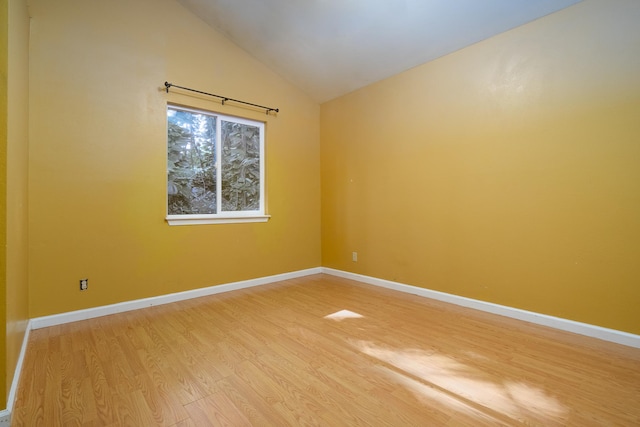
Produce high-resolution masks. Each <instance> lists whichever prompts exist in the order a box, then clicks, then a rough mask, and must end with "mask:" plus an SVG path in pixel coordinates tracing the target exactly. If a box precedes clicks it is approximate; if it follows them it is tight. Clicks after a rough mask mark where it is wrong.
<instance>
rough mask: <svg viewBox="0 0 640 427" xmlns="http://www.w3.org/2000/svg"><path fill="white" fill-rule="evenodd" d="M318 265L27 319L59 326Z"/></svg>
mask: <svg viewBox="0 0 640 427" xmlns="http://www.w3.org/2000/svg"><path fill="white" fill-rule="evenodd" d="M321 272H322V268H321V267H316V268H309V269H307V270H299V271H293V272H290V273H283V274H276V275H274V276H266V277H260V278H257V279H250V280H243V281H240V282H233V283H227V284H224V285H216V286H209V287H206V288H199V289H193V290H190V291H184V292H177V293H173V294H167V295H160V296H157V297H151V298H143V299H139V300H133V301H125V302H121V303H118V304H111V305H104V306H100V307H94V308H87V309H84V310H77V311H70V312H67V313H60V314H53V315H50V316H43V317H36V318H33V319H31V328H32V329H40V328H46V327H48V326H54V325H62V324H64V323H70V322H77V321H79V320H87V319H93V318H94V317H100V316H108V315H110V314H116V313H123V312H125V311H131V310H138V309H140V308H147V307H152V306H154V305H162V304H169V303H172V302H177V301H184V300H188V299H192V298H198V297H203V296H207V295H214V294H219V293H223V292H229V291H235V290H238V289H244V288H250V287H253V286H260V285H266V284H268V283H273V282H279V281H282V280H289V279H295V278H298V277H304V276H309V275H312V274H319V273H321Z"/></svg>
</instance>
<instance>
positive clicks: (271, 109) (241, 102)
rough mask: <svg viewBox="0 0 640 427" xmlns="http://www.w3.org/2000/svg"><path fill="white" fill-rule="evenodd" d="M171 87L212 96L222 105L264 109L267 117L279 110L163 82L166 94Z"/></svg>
mask: <svg viewBox="0 0 640 427" xmlns="http://www.w3.org/2000/svg"><path fill="white" fill-rule="evenodd" d="M172 86H175V87H177V88H179V89H184V90H188V91H191V92H197V93H201V94H203V95H208V96H213V97H215V98H220V99H222V105H224V103H225V102H226V101H233V102H237V103H240V104H244V105H250V106H252V107H257V108H260V109H264V110H265V113H266V114H267V116H268V115H269V113H270V112H271V111H275V112H276V114H277V113H279V112H280V109H279V108H271V107H265V106H264V105H258V104H253V103H251V102H245V101H240V100H239V99H233V98H227V97H226V96H221V95H215V94H213V93H208V92H203V91H201V90H196V89H190V88H188V87H184V86H178V85H174V84H173V83H169V82H164V87H165V89H166V90H167V93H169V88H170V87H172Z"/></svg>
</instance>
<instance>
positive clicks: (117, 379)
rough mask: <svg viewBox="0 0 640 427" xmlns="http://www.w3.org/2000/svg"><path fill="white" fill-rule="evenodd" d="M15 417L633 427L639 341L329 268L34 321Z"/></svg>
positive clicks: (34, 420) (26, 420) (28, 422)
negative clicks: (75, 317)
mask: <svg viewBox="0 0 640 427" xmlns="http://www.w3.org/2000/svg"><path fill="white" fill-rule="evenodd" d="M12 423H13V424H12V425H13V426H15V427H19V426H29V427H31V426H39V425H41V426H58V425H60V426H62V425H64V426H70V425H81V426H102V427H108V426H129V425H131V426H167V427H192V426H208V425H212V426H213V425H215V426H220V425H230V426H238V425H240V426H244V425H247V426H261V427H262V426H277V427H282V426H305V425H308V426H316V425H317V426H393V427H396V426H425V425H429V426H431V425H433V426H500V425H505V426H512V425H513V426H515V425H540V426H591V425H593V426H600V425H616V426H637V425H640V349H636V348H631V347H625V346H621V345H617V344H612V343H608V342H604V341H600V340H597V339H591V338H587V337H584V336H579V335H575V334H570V333H566V332H563V331H558V330H554V329H550V328H545V327H541V326H538V325H533V324H530V323H525V322H520V321H517V320H513V319H508V318H505V317H501V316H496V315H491V314H489V313H483V312H479V311H475V310H471V309H466V308H462V307H459V306H453V305H449V304H446V303H442V302H439V301H434V300H429V299H425V298H420V297H417V296H415V295H409V294H404V293H398V292H395V291H392V290H389V289H382V288H376V287H372V286H369V285H365V284H362V283H358V282H354V281H350V280H346V279H342V278H337V277H334V276H327V275H322V274H319V275H314V276H308V277H304V278H298V279H292V280H287V281H283V282H278V283H272V284H268V285H264V286H261V287H257V288H249V289H243V290H239V291H234V292H228V293H223V294H218V295H211V296H207V297H202V298H198V299H194V300H188V301H182V302H178V303H174V304H167V305H162V306H155V307H150V308H148V309H142V310H136V311H131V312H126V313H121V314H117V315H112V316H105V317H101V318H96V319H90V320H86V321H82V322H76V323H72V324H66V325H59V326H54V327H50V328H43V329H39V330H34V331H32V333H31V334H30V338H29V343H28V347H27V354H26V357H25V360H24V365H23V373H22V376H21V381H20V386H19V388H18V391H17V400H16V403H15V405H14V410H13V420H12Z"/></svg>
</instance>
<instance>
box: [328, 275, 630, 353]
mask: <svg viewBox="0 0 640 427" xmlns="http://www.w3.org/2000/svg"><path fill="white" fill-rule="evenodd" d="M322 272H323V273H326V274H330V275H333V276H338V277H343V278H345V279H351V280H355V281H358V282H363V283H367V284H370V285H375V286H380V287H383V288H387V289H393V290H396V291H400V292H406V293H409V294H414V295H418V296H421V297H425V298H431V299H434V300H438V301H443V302H448V303H451V304H456V305H459V306H462V307H468V308H473V309H476V310H481V311H485V312H488V313H493V314H498V315H500V316H505V317H510V318H512V319H518V320H523V321H525V322H530V323H535V324H538V325H543V326H549V327H551V328H555V329H559V330H562V331H567V332H573V333H575V334H580V335H585V336H588V337H592V338H598V339H601V340H605V341H610V342H614V343H617V344H622V345H626V346H629V347H635V348H640V335H634V334H630V333H628V332H622V331H617V330H615V329H608V328H603V327H601V326H595V325H590V324H588V323H581V322H576V321H573V320H568V319H563V318H560V317H554V316H549V315H546V314H540V313H535V312H532V311H526V310H521V309H518V308H513V307H508V306H504V305H499V304H494V303H490V302H485V301H480V300H475V299H471V298H466V297H461V296H457V295H453V294H447V293H445V292H439V291H433V290H430V289H425V288H419V287H417V286H412V285H405V284H403V283H398V282H392V281H390V280H384V279H378V278H375V277H370V276H364V275H361V274H356V273H350V272H347V271H342V270H335V269H333V268H327V267H322Z"/></svg>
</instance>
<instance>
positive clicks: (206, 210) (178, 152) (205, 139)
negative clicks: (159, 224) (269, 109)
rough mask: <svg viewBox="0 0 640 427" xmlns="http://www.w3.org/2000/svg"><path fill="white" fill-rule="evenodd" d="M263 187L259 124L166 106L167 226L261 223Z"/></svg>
mask: <svg viewBox="0 0 640 427" xmlns="http://www.w3.org/2000/svg"><path fill="white" fill-rule="evenodd" d="M264 184H265V182H264V123H262V122H257V121H253V120H246V119H240V118H237V117H229V116H225V115H222V114H217V113H210V112H207V111H201V110H194V109H190V108H183V107H178V106H173V105H169V106H167V221H168V222H169V224H171V225H182V224H184V225H187V224H210V223H217V222H258V221H266V220H267V219H268V218H269V217H268V216H267V215H265V212H264V186H265V185H264Z"/></svg>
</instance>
